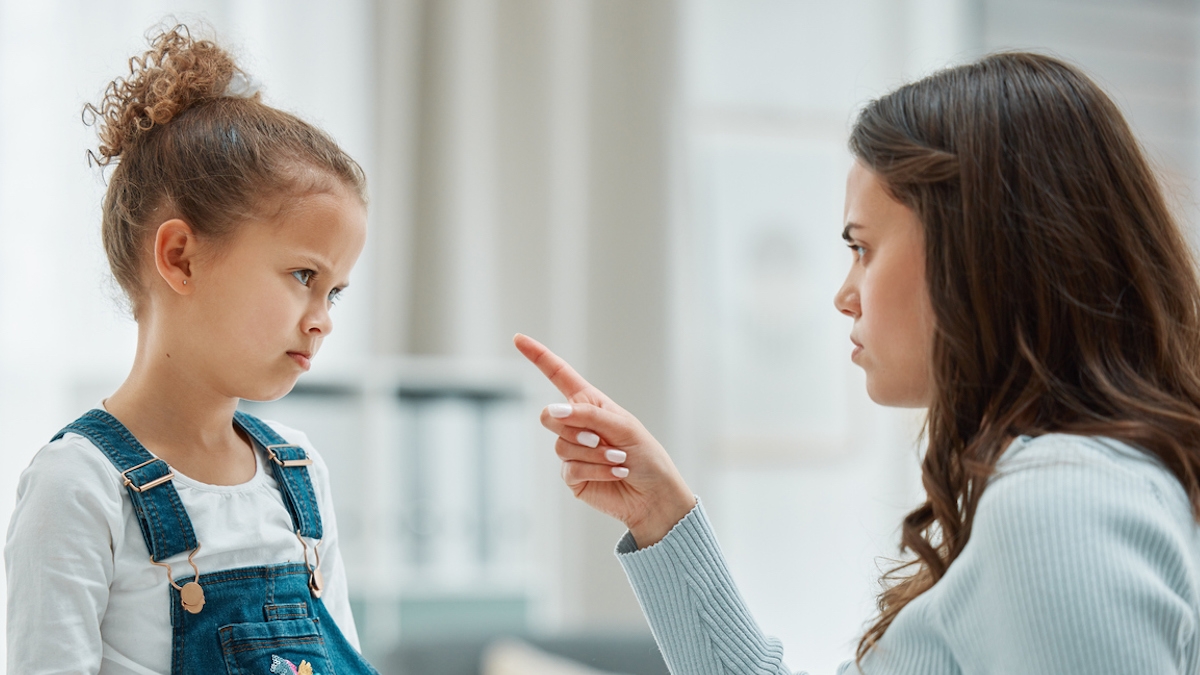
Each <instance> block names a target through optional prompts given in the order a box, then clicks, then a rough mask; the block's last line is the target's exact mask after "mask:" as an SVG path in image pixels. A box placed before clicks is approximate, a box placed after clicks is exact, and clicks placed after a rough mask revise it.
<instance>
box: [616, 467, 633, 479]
mask: <svg viewBox="0 0 1200 675" xmlns="http://www.w3.org/2000/svg"><path fill="white" fill-rule="evenodd" d="M612 472H613V475H614V476H616V477H617V478H624V477H626V476H628V475H629V469H626V468H625V467H623V466H614V467H613V468H612Z"/></svg>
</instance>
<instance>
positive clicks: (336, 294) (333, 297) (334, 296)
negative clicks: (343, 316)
mask: <svg viewBox="0 0 1200 675" xmlns="http://www.w3.org/2000/svg"><path fill="white" fill-rule="evenodd" d="M341 297H342V289H340V288H335V289H333V290H332V291H329V304H331V305H333V304H337V301H338V300H339V299H341Z"/></svg>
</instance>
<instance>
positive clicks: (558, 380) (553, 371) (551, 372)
mask: <svg viewBox="0 0 1200 675" xmlns="http://www.w3.org/2000/svg"><path fill="white" fill-rule="evenodd" d="M513 344H514V345H516V347H517V350H518V351H520V352H521V354H522V355H523V356H524V357H525V358H527V359H529V361H530V362H531V363H533V365H535V366H537V367H538V370H540V371H542V374H543V375H545V376H546V377H547V378H548V379H549V380H550V383H551V384H553V385H554V386H555V387H556V388H557V389H558V390H559V391H561V392H562V394H563V396H566V397H567V400H568V401H571V400H575V399H576V398H578V397H581V396H582V397H586V396H587V395H588V394H596V395H599V393H600V392H599V390H597V389H596V388H595V387H593V386H592V385H591V384H589V383H588V381H587V380H585V379H583V376H581V375H580V374H579V373H577V372H575V369H574V368H572V367H571V366H570V365H569V364H568V363H567V362H566V361H564V360H562V358H561V357H559V356H558V355H557V354H555V353H554V352H552V351H550V350H549V349H547V348H546V345H543V344H542V343H540V342H538V341H537V340H534V339H533V338H531V337H529V336H528V335H522V334H520V333H517V334H516V336H514V337H513Z"/></svg>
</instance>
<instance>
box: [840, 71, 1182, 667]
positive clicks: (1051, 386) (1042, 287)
mask: <svg viewBox="0 0 1200 675" xmlns="http://www.w3.org/2000/svg"><path fill="white" fill-rule="evenodd" d="M850 148H851V151H852V152H853V153H854V154H855V156H856V157H857V158H858V159H859V160H860V161H861V162H863V163H864V164H865V165H866V166H868V167H869V168H870V169H872V170H873V171H874V172H875V173H876V174H877V175H878V176H879V177H880V178H881V179H882V181H883V182H884V184H885V185H886V186H887V187H888V188H889V190H890V191H891V193H892V194H893V196H895V197H896V198H897V199H898V200H899V201H901V202H902V203H904V204H906V205H908V206H909V207H911V208H912V209H913V210H914V211H915V213H916V214H917V216H918V217H919V218H920V220H921V223H922V224H923V226H924V233H925V254H926V270H925V272H926V281H927V285H928V288H929V295H930V299H931V301H932V304H933V309H934V315H935V321H936V332H935V337H934V344H933V352H932V353H933V359H932V360H933V363H932V369H933V382H934V390H935V393H934V400H933V401H932V404H931V405H930V407H929V413H928V418H927V420H926V429H925V435H926V439H927V441H928V448H927V450H926V452H925V458H924V462H923V464H922V472H921V474H922V475H921V478H922V482H923V484H924V487H925V492H926V499H925V502H924V503H923V504H921V505H920V506H919V507H918V508H916V509H915V510H914V511H912V512H911V513H909V514H908V515H907V516H906V517H905V519H904V523H903V526H902V532H901V551H902V552H903V553H906V554H907V555H909V556H910V559H909V561H908V562H906V563H903V564H901V565H900V566H899V567H896V568H895V569H893V570H891V571H890V572H888V574H886V575H885V589H884V590H883V592H882V593H881V594H880V596H879V612H880V614H879V616H878V618H877V619H876V620H875V622H874V624H873V625H872V626H871V627H870V628H869V629H868V630H867V632H866V634H865V635H864V636H863V638H862V640H861V641H860V643H859V646H858V657H859V659H860V660H861V659H862V658H863V657H864V656H865V655H866V654H867V653H868V652H869V651H870V649H871V647H872V646H873V645H875V644H876V643H877V642H878V640H879V639H880V638H881V637H883V635H884V633H885V632H886V631H887V629H888V626H890V625H891V623H892V621H893V620H894V619H895V618H896V615H897V614H898V613H899V612H900V611H901V610H902V609H903V608H904V606H905V605H906V604H908V603H909V602H910V601H912V600H913V599H914V598H916V597H917V596H919V595H920V594H922V593H924V592H925V591H927V590H929V588H931V587H932V586H933V585H934V584H936V583H937V582H938V580H939V579H941V577H942V576H943V575H944V574H945V573H946V570H947V568H948V567H949V566H950V565H951V564H952V563H953V562H954V560H955V559H956V558H957V557H958V556H959V554H960V553H962V550H963V547H964V546H966V544H967V541H968V540H969V539H970V537H971V525H972V522H973V521H974V518H975V512H976V509H977V507H978V505H979V498H980V495H982V493H983V491H984V489H985V487H986V486H987V482H988V479H989V477H990V476H991V475H992V473H993V471H994V470H995V467H996V461H997V458H998V457H999V456H1000V454H1001V453H1002V452H1003V451H1004V449H1005V447H1006V445H1007V443H1008V441H1009V440H1011V439H1012V438H1013V437H1015V436H1018V435H1030V436H1037V435H1040V434H1045V433H1049V432H1065V433H1073V434H1084V435H1102V436H1108V437H1111V438H1116V439H1119V440H1122V441H1125V442H1127V443H1129V444H1131V445H1134V446H1137V447H1139V448H1141V449H1143V450H1145V451H1146V452H1149V453H1151V454H1153V455H1154V456H1155V457H1157V458H1158V459H1159V460H1161V462H1162V463H1163V464H1164V465H1165V466H1166V467H1167V468H1168V469H1169V470H1170V471H1171V472H1172V473H1173V474H1174V475H1175V477H1176V478H1178V479H1179V482H1180V483H1182V485H1183V487H1184V489H1185V490H1186V491H1187V494H1188V496H1189V498H1190V499H1191V503H1192V507H1193V511H1194V515H1200V508H1198V507H1200V478H1198V477H1200V287H1198V284H1197V279H1196V272H1195V265H1194V261H1193V257H1192V254H1191V251H1190V249H1189V248H1188V243H1187V241H1186V240H1185V238H1184V236H1183V235H1182V233H1181V232H1180V229H1179V227H1178V225H1177V224H1176V222H1175V219H1174V218H1173V216H1172V215H1171V212H1170V210H1169V209H1168V207H1167V204H1166V202H1165V200H1164V198H1163V193H1162V190H1161V188H1160V186H1159V184H1158V182H1157V180H1156V177H1155V174H1154V172H1153V171H1152V170H1151V168H1150V166H1149V164H1148V163H1147V161H1146V159H1145V157H1144V156H1143V154H1142V151H1141V149H1140V148H1139V146H1138V143H1137V141H1136V140H1135V139H1134V137H1133V134H1132V133H1131V132H1130V130H1129V126H1128V125H1127V124H1126V122H1125V120H1124V118H1123V117H1122V116H1121V113H1120V112H1119V111H1118V109H1117V107H1116V106H1115V105H1114V104H1113V102H1112V101H1111V100H1110V99H1109V98H1108V96H1106V95H1105V94H1104V92H1103V91H1101V90H1100V88H1099V87H1097V86H1096V85H1095V84H1094V83H1093V82H1092V81H1091V80H1089V79H1088V78H1087V77H1086V76H1085V75H1083V74H1082V73H1081V72H1080V71H1079V70H1077V69H1075V68H1074V67H1072V66H1070V65H1068V64H1066V63H1063V62H1062V61H1059V60H1056V59H1053V58H1050V57H1046V56H1041V55H1036V54H1028V53H1003V54H996V55H992V56H988V57H986V58H984V59H983V60H981V61H979V62H977V63H973V64H970V65H966V66H961V67H957V68H953V69H949V70H945V71H942V72H939V73H936V74H934V75H932V76H930V77H928V78H926V79H924V80H921V81H919V82H915V83H912V84H909V85H906V86H904V87H902V88H900V89H898V90H896V91H894V92H892V93H891V94H888V95H887V96H885V97H883V98H881V99H879V100H877V101H874V102H872V103H871V104H870V105H868V106H867V107H866V108H865V109H864V110H863V112H862V113H861V114H860V116H859V118H858V121H857V123H856V125H855V127H854V130H853V132H852V134H851V139H850Z"/></svg>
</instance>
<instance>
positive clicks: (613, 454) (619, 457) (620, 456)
mask: <svg viewBox="0 0 1200 675" xmlns="http://www.w3.org/2000/svg"><path fill="white" fill-rule="evenodd" d="M604 459H607V460H608V461H610V462H612V463H613V464H621V463H623V462H624V461H625V451H624V450H605V451H604Z"/></svg>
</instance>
